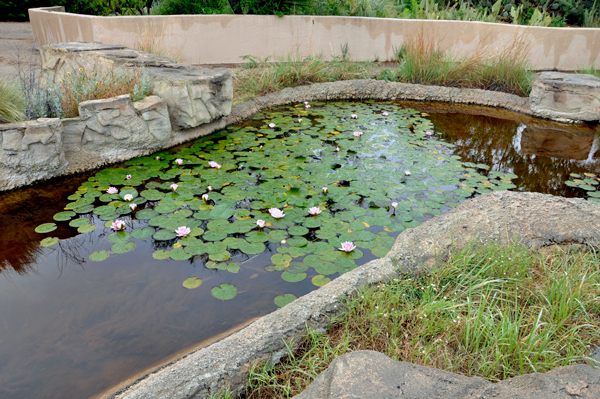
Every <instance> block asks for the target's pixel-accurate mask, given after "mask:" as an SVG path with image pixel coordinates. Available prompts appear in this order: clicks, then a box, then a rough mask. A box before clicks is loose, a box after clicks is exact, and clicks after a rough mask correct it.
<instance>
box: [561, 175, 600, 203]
mask: <svg viewBox="0 0 600 399" xmlns="http://www.w3.org/2000/svg"><path fill="white" fill-rule="evenodd" d="M565 184H566V185H567V186H569V187H575V188H578V189H580V190H581V191H582V194H583V196H584V197H585V198H587V200H588V201H592V202H597V203H600V176H598V175H596V174H594V173H582V174H579V173H571V174H570V175H569V180H567V181H566V182H565Z"/></svg>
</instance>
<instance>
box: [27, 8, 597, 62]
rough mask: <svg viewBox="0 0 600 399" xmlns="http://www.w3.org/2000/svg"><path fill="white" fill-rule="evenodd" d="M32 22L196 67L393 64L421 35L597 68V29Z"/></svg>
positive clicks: (44, 12)
mask: <svg viewBox="0 0 600 399" xmlns="http://www.w3.org/2000/svg"><path fill="white" fill-rule="evenodd" d="M29 17H30V20H31V25H32V28H33V33H34V37H35V40H36V43H37V44H39V45H44V44H49V43H58V42H70V41H99V42H101V43H104V44H122V45H125V46H128V47H138V43H139V41H140V39H141V38H146V39H148V38H150V39H154V41H155V43H158V44H159V46H160V47H162V48H163V49H164V50H166V51H167V53H168V55H170V56H171V57H173V58H176V59H178V60H180V61H183V62H190V63H194V64H221V63H239V62H242V59H241V58H240V57H241V56H243V55H253V56H257V57H261V58H262V57H267V56H270V57H271V58H274V59H278V58H280V57H284V56H287V55H295V54H297V55H300V56H301V57H306V56H309V55H319V54H320V55H324V56H326V57H331V56H332V55H339V54H340V53H341V50H340V48H341V46H342V45H343V44H345V43H348V46H349V50H350V55H351V56H352V58H353V59H354V60H358V61H372V60H374V59H379V60H388V59H391V58H392V57H393V54H394V48H395V47H399V46H401V45H402V43H403V42H404V41H406V40H408V39H409V38H410V37H411V36H414V35H415V34H418V33H420V32H424V33H425V34H426V35H427V36H428V37H430V38H432V39H433V40H435V41H436V42H437V43H439V47H440V48H441V49H447V50H451V51H453V52H455V53H464V52H470V51H474V50H475V49H476V48H478V46H481V44H482V43H487V44H489V45H491V46H497V47H498V48H500V47H502V46H506V45H510V44H511V43H513V42H514V41H515V39H517V38H521V39H523V40H525V41H526V42H527V43H528V44H529V45H528V50H527V52H528V54H527V58H528V60H529V62H530V63H531V65H532V66H533V67H534V68H535V69H546V70H549V69H558V70H574V69H577V68H578V67H581V66H590V65H595V66H596V67H597V68H600V29H592V28H541V27H529V26H521V25H508V24H491V23H485V22H464V21H432V20H402V19H383V18H363V17H320V16H285V17H283V18H279V17H277V16H268V15H169V16H131V17H96V16H87V15H77V14H69V13H64V12H57V11H54V10H48V9H30V10H29Z"/></svg>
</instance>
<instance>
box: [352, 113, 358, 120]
mask: <svg viewBox="0 0 600 399" xmlns="http://www.w3.org/2000/svg"><path fill="white" fill-rule="evenodd" d="M350 118H352V119H358V115H356V114H352V115H350Z"/></svg>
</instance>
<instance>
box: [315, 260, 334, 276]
mask: <svg viewBox="0 0 600 399" xmlns="http://www.w3.org/2000/svg"><path fill="white" fill-rule="evenodd" d="M314 269H315V271H316V272H317V273H319V274H323V275H325V276H329V275H331V274H335V273H337V271H338V268H337V266H336V265H334V264H333V263H329V262H321V263H319V264H317V265H315V266H314Z"/></svg>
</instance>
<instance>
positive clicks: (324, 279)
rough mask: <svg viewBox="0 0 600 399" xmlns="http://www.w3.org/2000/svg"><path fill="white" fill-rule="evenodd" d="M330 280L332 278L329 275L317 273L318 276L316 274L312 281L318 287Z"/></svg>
mask: <svg viewBox="0 0 600 399" xmlns="http://www.w3.org/2000/svg"><path fill="white" fill-rule="evenodd" d="M330 281H331V279H330V278H329V277H325V276H323V275H320V274H319V275H317V276H314V277H313V278H312V283H313V284H314V285H316V286H317V287H322V286H324V285H325V284H327V283H328V282H330Z"/></svg>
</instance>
